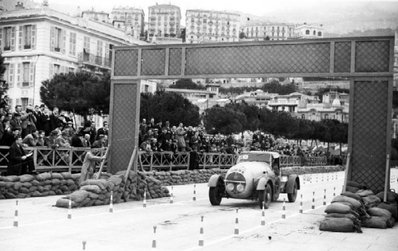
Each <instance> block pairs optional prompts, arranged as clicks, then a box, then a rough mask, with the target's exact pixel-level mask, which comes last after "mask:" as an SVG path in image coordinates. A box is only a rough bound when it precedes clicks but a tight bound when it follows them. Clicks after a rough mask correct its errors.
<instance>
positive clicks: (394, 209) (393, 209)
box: [377, 202, 398, 220]
mask: <svg viewBox="0 0 398 251" xmlns="http://www.w3.org/2000/svg"><path fill="white" fill-rule="evenodd" d="M377 207H378V208H383V209H387V210H388V211H389V212H390V213H391V215H392V217H394V218H395V220H398V206H397V204H396V203H391V204H389V203H385V202H382V203H380V204H379V205H377Z"/></svg>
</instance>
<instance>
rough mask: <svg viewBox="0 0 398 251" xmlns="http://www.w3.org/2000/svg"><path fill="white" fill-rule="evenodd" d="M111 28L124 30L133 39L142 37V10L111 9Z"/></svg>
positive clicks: (143, 25) (143, 15)
mask: <svg viewBox="0 0 398 251" xmlns="http://www.w3.org/2000/svg"><path fill="white" fill-rule="evenodd" d="M111 19H112V23H113V26H114V27H116V28H118V29H122V30H124V31H125V32H126V33H127V34H128V35H131V36H132V37H134V38H135V39H140V38H141V37H143V36H144V28H145V14H144V10H143V9H139V8H132V7H116V8H113V9H112V12H111Z"/></svg>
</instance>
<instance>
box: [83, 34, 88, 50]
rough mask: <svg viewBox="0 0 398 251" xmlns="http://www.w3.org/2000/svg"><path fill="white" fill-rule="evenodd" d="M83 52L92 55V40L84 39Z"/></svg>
mask: <svg viewBox="0 0 398 251" xmlns="http://www.w3.org/2000/svg"><path fill="white" fill-rule="evenodd" d="M83 52H85V53H90V38H89V37H84V45H83Z"/></svg>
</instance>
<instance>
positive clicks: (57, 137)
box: [0, 104, 108, 148]
mask: <svg viewBox="0 0 398 251" xmlns="http://www.w3.org/2000/svg"><path fill="white" fill-rule="evenodd" d="M17 136H21V137H22V139H23V145H24V146H29V147H35V146H46V147H51V148H57V147H98V148H100V147H105V146H107V144H108V142H107V141H108V123H107V122H106V121H104V123H103V127H102V128H99V129H98V130H97V129H96V126H95V123H94V122H93V121H86V122H85V124H84V126H80V127H78V128H76V125H75V124H74V121H73V118H72V117H71V116H70V114H68V113H66V112H60V111H59V109H58V108H57V107H54V108H53V109H52V110H50V109H48V108H47V107H46V106H45V105H44V104H42V105H40V106H35V107H32V106H27V107H26V109H25V110H23V109H22V106H21V105H17V106H15V110H14V112H11V111H10V109H9V107H8V106H3V107H2V108H0V145H3V146H11V145H12V144H13V142H14V141H15V139H16V137H17Z"/></svg>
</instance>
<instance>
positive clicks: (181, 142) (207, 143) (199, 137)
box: [139, 118, 325, 157]
mask: <svg viewBox="0 0 398 251" xmlns="http://www.w3.org/2000/svg"><path fill="white" fill-rule="evenodd" d="M139 145H140V150H141V151H147V152H151V151H153V152H156V151H160V152H161V151H172V152H179V151H180V152H181V151H182V152H185V151H187V152H192V151H194V152H210V153H212V152H213V153H230V154H232V153H239V152H240V151H242V150H258V151H274V152H278V153H280V154H283V155H290V156H293V155H295V156H307V157H314V156H324V155H325V152H324V151H320V150H316V151H312V150H311V149H309V148H306V149H302V148H301V147H300V146H299V145H297V144H292V143H289V141H288V140H286V139H283V138H276V137H274V135H271V134H265V133H263V132H260V131H255V132H249V131H246V132H244V133H241V134H240V135H228V136H226V135H221V134H215V135H211V134H207V133H206V131H205V129H204V127H203V126H197V127H192V126H188V127H186V126H184V125H183V124H182V123H180V124H179V125H178V126H176V125H173V126H171V125H170V123H169V121H166V122H165V123H164V124H163V122H157V123H156V122H155V120H154V118H151V119H150V121H149V122H147V121H146V119H143V120H142V121H141V123H140V128H139Z"/></svg>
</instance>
